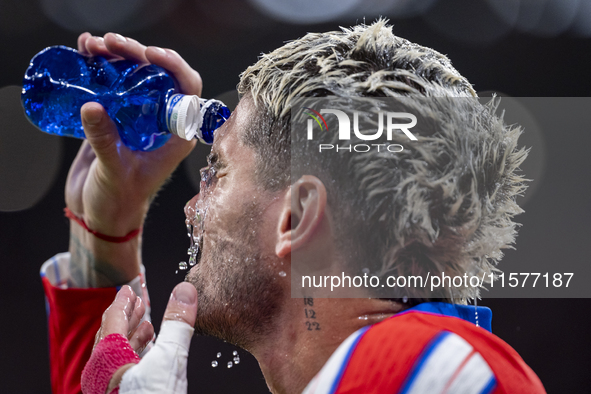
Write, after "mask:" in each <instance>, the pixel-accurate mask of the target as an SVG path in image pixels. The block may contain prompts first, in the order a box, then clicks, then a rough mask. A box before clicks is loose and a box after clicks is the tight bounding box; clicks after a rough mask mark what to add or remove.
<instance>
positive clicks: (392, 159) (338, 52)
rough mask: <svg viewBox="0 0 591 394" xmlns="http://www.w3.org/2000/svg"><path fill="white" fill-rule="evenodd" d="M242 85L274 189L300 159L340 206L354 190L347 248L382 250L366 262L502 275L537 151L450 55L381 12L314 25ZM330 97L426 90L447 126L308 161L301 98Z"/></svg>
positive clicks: (433, 112) (399, 270) (345, 223)
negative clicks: (300, 138) (371, 149)
mask: <svg viewBox="0 0 591 394" xmlns="http://www.w3.org/2000/svg"><path fill="white" fill-rule="evenodd" d="M238 91H239V93H240V94H241V95H243V96H246V97H247V98H248V99H251V100H253V102H254V104H255V107H256V114H254V116H253V121H252V127H250V128H249V129H248V130H247V131H246V132H245V134H244V141H245V142H246V143H247V144H249V145H250V146H252V147H253V148H254V149H255V152H257V155H258V156H259V160H258V162H257V169H256V173H257V177H258V179H260V181H261V182H262V183H263V185H264V186H265V187H266V188H267V189H270V190H280V189H282V188H284V187H286V186H288V185H289V184H290V178H291V175H292V168H291V167H290V164H291V163H293V164H294V167H295V166H300V165H302V164H301V163H307V165H308V166H307V167H306V168H301V169H300V170H299V171H300V173H311V172H312V173H314V171H316V172H318V173H322V174H324V177H321V179H324V180H325V185H327V190H328V191H329V206H330V205H331V201H332V203H335V201H338V204H339V207H342V206H343V205H342V204H343V203H345V205H347V202H346V201H343V199H345V200H346V199H347V198H348V197H346V196H353V197H351V198H349V201H348V206H349V209H342V210H340V212H341V216H342V217H341V220H340V223H341V224H342V226H339V227H342V228H343V230H342V233H341V234H340V235H341V236H342V237H341V238H345V239H346V240H345V241H344V243H343V245H345V244H347V243H348V244H351V243H354V244H355V245H356V247H360V248H363V247H365V248H366V249H372V250H371V251H366V252H367V253H365V254H364V255H363V256H359V255H356V258H367V257H368V256H369V257H370V258H372V259H373V260H374V261H376V265H375V266H374V267H372V271H373V272H376V273H379V274H380V275H385V274H388V275H395V276H399V275H416V274H421V275H423V276H424V274H425V273H426V272H425V269H427V270H429V271H430V272H431V275H434V274H437V272H439V273H441V272H445V274H446V275H448V276H454V275H458V276H462V275H464V274H468V275H477V276H479V277H482V278H484V284H485V285H486V284H488V283H489V282H490V278H491V275H489V274H491V273H493V274H494V273H495V272H496V271H497V270H496V268H495V267H496V265H497V264H498V261H499V260H500V259H501V258H502V256H503V253H502V249H505V248H509V247H511V245H512V244H513V243H514V241H515V236H516V226H517V224H516V223H515V222H513V221H512V218H513V216H514V215H516V214H518V213H521V212H522V210H521V208H520V207H519V206H518V205H517V204H516V203H515V197H516V196H517V195H520V194H521V193H522V192H523V190H524V189H525V186H524V179H523V177H522V176H521V175H519V174H517V173H516V171H517V170H518V167H519V165H520V164H521V163H522V162H523V160H524V159H525V157H526V156H527V151H526V150H525V149H523V148H521V149H518V148H517V139H518V137H519V135H520V134H521V129H520V128H518V127H509V126H507V125H505V124H504V122H503V119H502V117H499V116H497V115H496V110H497V105H498V101H495V100H491V102H489V104H487V105H481V104H480V103H479V101H478V99H477V95H476V92H475V91H474V89H473V88H472V86H471V84H470V83H469V82H468V80H467V79H466V78H464V77H463V76H462V75H460V73H459V72H458V71H457V70H456V69H455V68H453V67H452V65H451V62H450V61H449V59H448V58H447V57H446V56H444V55H442V54H440V53H438V52H436V51H434V50H432V49H430V48H426V47H423V46H420V45H417V44H414V43H411V42H409V41H407V40H405V39H403V38H400V37H397V36H395V35H394V34H393V33H392V30H391V27H390V26H388V25H387V21H385V20H383V19H380V20H378V21H376V22H375V23H373V24H371V25H369V26H368V25H358V26H355V27H352V28H350V29H347V28H342V30H341V31H336V32H328V33H310V34H307V35H306V36H304V37H302V38H300V39H297V40H294V41H291V42H288V43H286V44H285V45H284V46H282V47H280V48H278V49H276V50H275V51H273V52H271V53H268V54H265V55H262V57H261V58H260V59H259V61H258V62H257V63H256V64H254V65H253V66H251V67H249V68H248V69H246V71H244V73H242V75H241V80H240V83H239V85H238ZM326 96H337V97H405V98H413V97H414V98H417V100H418V101H417V103H418V104H417V106H416V110H417V111H418V112H420V114H421V116H422V117H424V118H425V119H430V120H435V121H437V122H438V124H439V125H440V126H441V127H440V128H439V129H438V131H437V132H436V133H431V134H428V135H421V134H419V142H418V143H417V144H415V145H413V148H412V149H405V150H404V151H403V152H400V153H396V154H388V153H385V154H384V153H380V154H378V153H375V154H371V153H368V154H363V155H341V157H342V162H339V163H336V164H335V163H322V162H319V160H321V159H310V158H309V157H304V156H300V157H298V158H297V160H296V158H295V157H291V154H297V155H300V154H301V155H305V153H302V152H303V151H302V152H300V153H297V152H292V151H291V142H292V135H291V133H290V129H289V124H290V119H291V115H290V110H291V108H292V103H293V102H294V100H295V99H296V98H298V97H326ZM429 98H437V99H436V100H435V99H434V100H429ZM457 98H461V99H457ZM293 138H295V137H293ZM326 138H329V139H330V138H334V139H336V137H335V136H327V137H326ZM401 138H402V137H401ZM316 142H318V141H316ZM321 142H322V141H321ZM324 142H328V143H330V142H329V140H327V141H324ZM333 142H334V141H333ZM392 142H393V143H396V140H394V141H392ZM350 143H351V144H354V143H355V141H354V140H352V141H351V142H350ZM377 159H379V160H377ZM296 162H297V163H296ZM377 163H379V164H377ZM314 168H315V169H314ZM343 168H345V169H346V171H347V172H348V174H349V175H350V179H349V182H345V183H346V184H348V185H337V186H334V187H332V186H330V185H328V184H329V183H330V182H326V180H330V179H331V176H332V175H334V173H331V171H333V170H334V169H338V170H340V171H342V169H343ZM296 172H297V171H296ZM293 180H294V181H295V180H296V179H293ZM347 187H349V190H348V191H347V190H345V189H346V188H347ZM331 195H332V199H331ZM344 196H345V197H344ZM353 200H355V201H353ZM353 207H355V209H353ZM368 236H369V237H371V241H370V239H369V238H368ZM376 239H378V240H379V244H378V245H376ZM368 246H369V247H368ZM425 267H427V268H425ZM493 276H494V275H493ZM404 291H405V293H404V294H402V293H401V294H400V297H402V296H407V297H408V298H416V299H423V300H425V299H433V298H437V299H445V300H448V301H454V302H465V301H466V300H467V299H469V298H475V297H478V296H479V289H478V288H472V287H470V286H467V287H466V286H463V287H459V288H455V287H454V288H447V289H445V293H444V294H439V295H437V296H436V297H434V296H433V294H427V293H425V292H424V291H423V290H421V289H405V290H404Z"/></svg>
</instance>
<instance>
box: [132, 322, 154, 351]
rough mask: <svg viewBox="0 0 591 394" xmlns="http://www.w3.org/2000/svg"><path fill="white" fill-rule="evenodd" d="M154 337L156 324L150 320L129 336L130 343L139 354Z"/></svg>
mask: <svg viewBox="0 0 591 394" xmlns="http://www.w3.org/2000/svg"><path fill="white" fill-rule="evenodd" d="M153 337H154V326H152V323H150V322H149V321H144V322H142V324H140V325H139V326H138V327H137V328H136V329H135V330H133V331H132V333H131V335H130V336H129V338H128V339H129V343H130V345H131V347H132V348H133V350H135V352H136V353H137V354H140V353H141V352H142V351H143V350H144V349H145V348H146V346H147V345H148V343H150V341H151V340H152V338H153Z"/></svg>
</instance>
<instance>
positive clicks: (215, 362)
mask: <svg viewBox="0 0 591 394" xmlns="http://www.w3.org/2000/svg"><path fill="white" fill-rule="evenodd" d="M211 366H212V367H214V368H215V367H217V366H218V362H217V361H215V360H213V361H212V362H211Z"/></svg>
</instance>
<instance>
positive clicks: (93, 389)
mask: <svg viewBox="0 0 591 394" xmlns="http://www.w3.org/2000/svg"><path fill="white" fill-rule="evenodd" d="M139 362H140V358H139V356H138V355H137V354H136V353H135V352H134V351H133V348H132V347H131V345H130V344H129V341H128V340H127V338H125V337H124V336H123V335H120V334H111V335H107V336H106V337H105V338H103V340H102V341H100V342H99V343H98V345H96V347H95V348H94V351H93V352H92V355H91V356H90V359H89V360H88V362H87V363H86V366H85V367H84V370H83V371H82V382H81V388H82V392H83V393H84V394H105V391H106V390H107V387H108V386H109V381H110V380H111V377H112V376H113V374H114V373H115V371H117V370H118V369H119V368H120V367H122V366H124V365H125V364H131V363H134V364H137V363H139ZM114 392H115V393H117V392H119V390H118V389H115V390H113V391H112V392H111V393H114Z"/></svg>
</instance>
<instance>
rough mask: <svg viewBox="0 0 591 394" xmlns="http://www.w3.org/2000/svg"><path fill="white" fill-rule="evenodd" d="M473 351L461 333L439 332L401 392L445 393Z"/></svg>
mask: <svg viewBox="0 0 591 394" xmlns="http://www.w3.org/2000/svg"><path fill="white" fill-rule="evenodd" d="M472 351H473V348H472V346H471V345H470V344H469V343H468V342H466V341H465V340H464V339H463V338H462V337H460V336H459V335H456V334H453V333H451V332H443V333H441V334H439V337H437V339H435V343H434V344H432V347H431V348H430V349H429V350H427V351H426V352H425V354H423V355H422V356H421V358H420V359H419V360H418V362H417V364H416V366H415V371H413V372H412V375H411V376H410V379H409V381H408V382H407V383H405V385H404V388H403V389H402V390H401V393H404V394H425V393H430V394H431V393H432V394H437V393H443V391H444V390H445V389H446V387H447V386H448V385H449V383H450V380H451V379H452V378H453V377H454V376H455V375H456V371H458V369H459V368H461V367H462V364H463V363H464V360H466V358H467V357H468V356H469V355H470V353H472ZM452 392H454V391H450V393H452Z"/></svg>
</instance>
